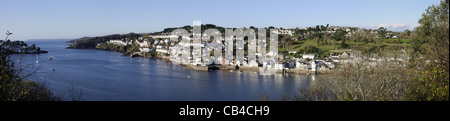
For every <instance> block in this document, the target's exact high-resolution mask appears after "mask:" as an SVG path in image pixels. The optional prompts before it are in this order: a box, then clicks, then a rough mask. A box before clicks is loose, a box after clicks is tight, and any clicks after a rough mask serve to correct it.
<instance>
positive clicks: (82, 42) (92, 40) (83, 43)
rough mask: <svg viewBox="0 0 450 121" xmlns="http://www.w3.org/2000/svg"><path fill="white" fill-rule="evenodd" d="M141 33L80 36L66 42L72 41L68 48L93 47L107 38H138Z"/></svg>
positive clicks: (107, 39)
mask: <svg viewBox="0 0 450 121" xmlns="http://www.w3.org/2000/svg"><path fill="white" fill-rule="evenodd" d="M141 36H142V35H141V34H135V33H129V34H122V35H121V34H113V35H106V36H100V37H82V38H79V39H74V40H70V41H67V42H70V43H72V45H70V46H69V47H68V48H74V49H95V46H97V44H99V43H103V42H107V41H109V40H119V39H125V38H139V37H141Z"/></svg>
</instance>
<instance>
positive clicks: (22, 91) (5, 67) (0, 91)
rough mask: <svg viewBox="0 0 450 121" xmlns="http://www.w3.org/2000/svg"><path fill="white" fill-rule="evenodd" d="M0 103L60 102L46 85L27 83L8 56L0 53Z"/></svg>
mask: <svg viewBox="0 0 450 121" xmlns="http://www.w3.org/2000/svg"><path fill="white" fill-rule="evenodd" d="M0 54H1V55H0V101H58V100H62V98H60V97H58V96H55V95H54V94H53V93H52V92H51V91H50V90H48V89H47V88H46V87H45V85H44V84H42V83H36V82H33V81H25V80H24V78H23V77H21V76H19V73H20V72H19V71H18V70H17V69H16V68H15V66H14V63H13V62H11V60H10V59H9V57H8V55H7V54H4V53H0Z"/></svg>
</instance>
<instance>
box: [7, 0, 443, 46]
mask: <svg viewBox="0 0 450 121" xmlns="http://www.w3.org/2000/svg"><path fill="white" fill-rule="evenodd" d="M439 2H440V1H439V0H0V16H1V17H0V32H1V33H6V31H7V30H9V31H10V32H12V33H13V35H11V36H10V39H12V40H28V39H74V38H80V37H84V36H102V35H109V34H124V33H130V32H135V33H149V32H157V31H161V30H163V29H164V28H168V27H180V26H185V25H192V24H193V21H201V22H202V24H215V25H219V26H223V27H236V28H243V27H247V28H248V27H249V26H254V27H257V28H264V27H268V26H274V27H283V28H295V27H299V28H304V27H310V26H316V25H326V24H330V25H331V26H352V27H361V28H378V27H386V28H388V29H389V30H393V31H403V30H405V29H410V30H412V29H413V28H414V27H415V26H418V23H417V21H418V20H419V18H420V17H421V15H422V13H424V12H425V10H426V9H427V8H428V6H431V5H433V4H434V5H437V4H439ZM5 36H6V34H0V40H2V39H4V37H5Z"/></svg>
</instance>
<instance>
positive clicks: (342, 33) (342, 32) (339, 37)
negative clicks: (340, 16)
mask: <svg viewBox="0 0 450 121" xmlns="http://www.w3.org/2000/svg"><path fill="white" fill-rule="evenodd" d="M346 34H347V31H345V30H343V29H338V30H336V32H335V33H334V35H333V36H332V38H333V39H335V40H336V41H341V40H344V39H345V35H346Z"/></svg>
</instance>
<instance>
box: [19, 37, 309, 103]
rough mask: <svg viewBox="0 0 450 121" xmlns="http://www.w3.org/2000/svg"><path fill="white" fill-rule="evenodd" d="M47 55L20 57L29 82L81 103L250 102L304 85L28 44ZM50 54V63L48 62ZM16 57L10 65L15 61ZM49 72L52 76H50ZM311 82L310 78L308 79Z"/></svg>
mask: <svg viewBox="0 0 450 121" xmlns="http://www.w3.org/2000/svg"><path fill="white" fill-rule="evenodd" d="M27 43H28V44H32V43H35V44H36V45H37V46H39V47H41V49H42V50H47V51H49V53H47V54H40V55H37V54H36V55H25V56H24V57H23V59H22V61H21V63H20V64H21V65H22V66H26V65H27V64H30V63H35V61H36V59H37V58H38V59H39V63H38V64H33V66H29V67H27V69H28V70H31V69H32V68H36V67H37V66H36V65H40V67H39V70H38V72H37V73H35V74H34V75H33V76H32V77H30V78H29V79H31V80H35V81H38V82H46V83H47V84H48V85H49V87H50V88H51V89H52V90H54V91H55V92H57V93H65V92H67V91H68V90H69V89H70V88H71V87H73V88H74V89H75V90H78V91H81V92H82V94H83V99H84V100H225V101H227V100H244V101H245V100H254V99H256V98H255V96H257V95H261V94H266V95H269V96H270V97H271V98H275V99H277V98H280V97H281V96H282V95H294V94H296V93H298V90H299V89H304V88H306V87H308V86H309V85H310V80H311V77H310V76H306V75H302V76H300V75H293V74H288V75H282V74H277V75H264V76H263V75H258V73H255V72H242V71H237V70H234V71H229V70H216V71H209V72H201V71H192V70H189V69H185V68H183V67H182V66H179V65H174V64H171V63H169V62H165V61H161V60H156V59H147V58H132V59H130V58H129V57H127V56H122V54H120V53H116V52H109V51H99V50H90V49H65V44H66V43H64V41H31V42H27ZM50 54H52V56H53V59H52V60H48V57H49V56H50ZM18 58H19V55H13V56H12V57H11V59H15V60H17V59H18ZM53 69H54V70H55V71H53ZM312 80H314V77H312Z"/></svg>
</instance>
